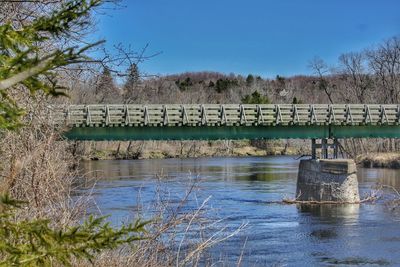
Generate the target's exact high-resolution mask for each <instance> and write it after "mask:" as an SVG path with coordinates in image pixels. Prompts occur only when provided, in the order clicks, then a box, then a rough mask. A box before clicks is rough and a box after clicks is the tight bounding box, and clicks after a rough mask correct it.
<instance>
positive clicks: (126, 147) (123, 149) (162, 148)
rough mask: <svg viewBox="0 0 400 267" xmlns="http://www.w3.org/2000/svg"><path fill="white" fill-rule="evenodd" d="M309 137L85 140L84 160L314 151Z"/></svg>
mask: <svg viewBox="0 0 400 267" xmlns="http://www.w3.org/2000/svg"><path fill="white" fill-rule="evenodd" d="M308 149H309V145H308V143H306V141H302V140H296V141H293V140H291V141H248V140H241V141H147V142H139V141H135V142H105V141H104V142H81V143H79V144H77V146H76V150H77V154H78V155H79V156H80V157H81V158H82V159H84V160H109V159H163V158H196V157H222V156H229V157H235V156H238V157H243V156H268V155H303V154H310V151H308Z"/></svg>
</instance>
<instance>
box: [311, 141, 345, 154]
mask: <svg viewBox="0 0 400 267" xmlns="http://www.w3.org/2000/svg"><path fill="white" fill-rule="evenodd" d="M318 149H320V151H321V154H320V157H319V158H321V159H329V158H333V159H337V158H338V151H339V142H338V140H337V139H336V138H335V139H327V138H322V139H319V140H317V139H311V158H312V159H317V150H318ZM329 152H331V153H329Z"/></svg>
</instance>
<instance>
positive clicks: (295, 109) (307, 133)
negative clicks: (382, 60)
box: [51, 104, 400, 141]
mask: <svg viewBox="0 0 400 267" xmlns="http://www.w3.org/2000/svg"><path fill="white" fill-rule="evenodd" d="M51 116H52V120H53V121H54V122H55V123H56V125H58V126H59V127H65V130H66V131H65V137H66V138H67V139H73V140H94V141H100V140H217V139H291V138H300V139H339V138H352V137H355V138H357V137H363V138H372V137H373V138H376V137H380V138H400V104H399V105H377V104H368V105H367V104H366V105H363V104H348V105H346V104H335V105H327V104H293V105H292V104H265V105H264V104H263V105H247V104H246V105H240V104H204V105H197V104H187V105H177V104H166V105H162V104H160V105H70V106H57V107H53V111H52V114H51Z"/></svg>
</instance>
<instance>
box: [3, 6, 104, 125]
mask: <svg viewBox="0 0 400 267" xmlns="http://www.w3.org/2000/svg"><path fill="white" fill-rule="evenodd" d="M102 2H103V1H102V0H70V1H66V2H65V3H64V4H63V5H62V7H61V8H60V9H59V10H57V11H55V12H54V13H52V14H50V15H49V16H42V17H39V18H38V19H36V20H35V21H33V22H32V23H30V24H27V25H25V26H23V27H22V28H19V29H16V28H14V27H13V25H12V24H11V23H5V24H3V25H0V129H1V128H3V129H4V128H5V129H12V128H15V127H17V126H19V125H20V123H19V118H20V117H21V115H23V110H22V109H21V108H20V107H19V106H18V104H17V103H16V101H15V100H14V98H13V97H12V96H11V95H10V93H9V90H10V89H11V88H18V86H24V87H25V88H27V89H28V90H29V91H30V92H31V93H32V94H34V93H35V92H37V91H43V92H44V93H46V94H49V95H59V94H62V93H60V90H59V89H61V87H60V86H59V83H58V81H57V73H56V72H55V70H57V69H58V68H60V67H64V66H68V65H71V64H76V63H82V62H86V61H87V60H88V57H87V56H86V55H85V52H87V50H88V49H90V48H92V47H93V46H96V45H98V44H99V43H100V42H97V43H93V44H88V45H83V46H76V45H73V46H67V47H65V48H57V45H56V44H57V43H60V42H66V41H67V42H68V40H71V39H72V37H73V36H74V34H75V32H76V30H77V29H83V28H84V27H86V26H87V24H89V23H90V22H89V20H88V19H87V18H88V16H89V14H90V11H91V10H92V9H93V8H94V7H96V6H99V5H100V4H101V3H102ZM59 47H62V46H59Z"/></svg>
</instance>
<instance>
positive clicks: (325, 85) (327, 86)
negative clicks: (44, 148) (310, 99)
mask: <svg viewBox="0 0 400 267" xmlns="http://www.w3.org/2000/svg"><path fill="white" fill-rule="evenodd" d="M308 67H309V68H310V69H311V70H313V71H314V74H315V75H317V76H318V80H317V83H318V87H319V89H321V90H323V91H324V92H325V94H326V96H327V97H328V99H329V102H330V103H331V104H333V99H332V93H333V86H332V84H331V82H330V80H329V79H327V78H326V75H327V74H328V73H329V69H328V65H327V64H326V63H325V62H324V61H323V60H322V59H321V58H319V57H315V58H313V59H312V60H311V61H310V62H309V64H308Z"/></svg>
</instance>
